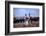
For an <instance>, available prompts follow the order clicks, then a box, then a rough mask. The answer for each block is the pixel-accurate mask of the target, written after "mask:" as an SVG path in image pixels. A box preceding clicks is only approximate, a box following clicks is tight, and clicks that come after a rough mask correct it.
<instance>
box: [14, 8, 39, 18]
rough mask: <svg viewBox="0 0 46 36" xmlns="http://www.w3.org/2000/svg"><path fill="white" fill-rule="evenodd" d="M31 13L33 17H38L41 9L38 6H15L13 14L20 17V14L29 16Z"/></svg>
mask: <svg viewBox="0 0 46 36" xmlns="http://www.w3.org/2000/svg"><path fill="white" fill-rule="evenodd" d="M29 13H30V16H32V17H38V16H39V9H38V8H13V16H15V17H17V16H18V17H20V16H25V14H27V16H29V15H28V14H29Z"/></svg>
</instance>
